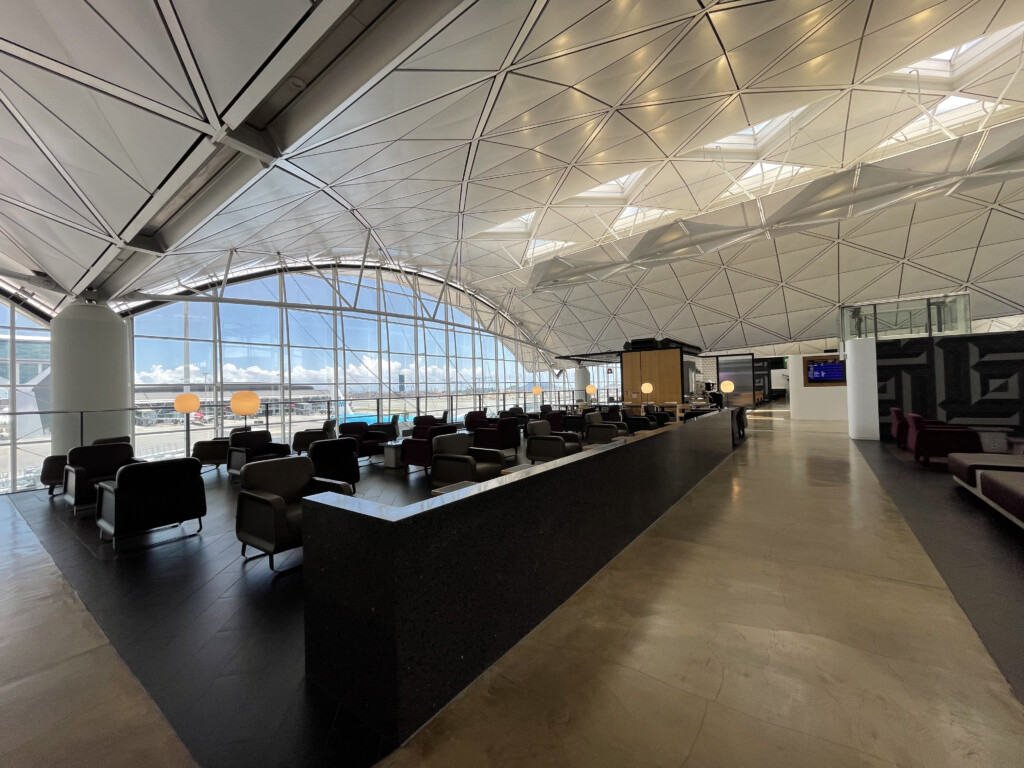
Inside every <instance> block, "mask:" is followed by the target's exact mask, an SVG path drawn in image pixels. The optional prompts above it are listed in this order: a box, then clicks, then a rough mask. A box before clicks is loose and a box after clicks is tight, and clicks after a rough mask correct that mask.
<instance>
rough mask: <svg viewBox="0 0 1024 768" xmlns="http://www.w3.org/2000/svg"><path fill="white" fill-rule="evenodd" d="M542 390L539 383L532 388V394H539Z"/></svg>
mask: <svg viewBox="0 0 1024 768" xmlns="http://www.w3.org/2000/svg"><path fill="white" fill-rule="evenodd" d="M543 391H544V390H543V389H542V388H541V387H540V386H539V385H538V386H536V387H534V388H533V394H535V395H539V394H540V393H541V392H543Z"/></svg>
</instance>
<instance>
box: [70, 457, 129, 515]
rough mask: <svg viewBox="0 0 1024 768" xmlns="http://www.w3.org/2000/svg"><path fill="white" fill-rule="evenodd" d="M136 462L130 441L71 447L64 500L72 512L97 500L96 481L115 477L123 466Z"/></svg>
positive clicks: (76, 512) (75, 512)
mask: <svg viewBox="0 0 1024 768" xmlns="http://www.w3.org/2000/svg"><path fill="white" fill-rule="evenodd" d="M137 462H138V459H136V458H135V452H134V451H133V450H132V446H131V443H104V444H100V445H82V446H79V447H77V448H72V449H71V450H70V451H68V463H67V466H65V467H64V500H65V501H66V502H67V503H68V504H69V505H70V506H71V512H72V514H75V515H77V514H78V510H79V509H80V508H82V507H90V506H92V505H94V504H95V503H96V484H97V483H102V482H105V481H107V480H113V479H114V478H115V477H116V476H117V471H118V470H119V469H121V467H123V466H126V465H128V464H135V463H137Z"/></svg>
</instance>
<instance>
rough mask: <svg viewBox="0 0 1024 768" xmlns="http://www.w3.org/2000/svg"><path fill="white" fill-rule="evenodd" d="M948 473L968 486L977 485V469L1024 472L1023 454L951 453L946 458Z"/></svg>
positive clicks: (973, 486) (974, 486)
mask: <svg viewBox="0 0 1024 768" xmlns="http://www.w3.org/2000/svg"><path fill="white" fill-rule="evenodd" d="M946 461H947V465H946V466H947V468H948V469H949V473H950V474H951V475H953V477H955V478H956V479H957V480H959V481H960V482H961V483H963V484H964V485H966V486H968V487H969V488H976V487H977V485H978V476H977V473H978V470H979V469H992V470H1003V471H1009V472H1024V456H1009V455H1007V454H1002V453H951V454H949V456H948V457H947V459H946Z"/></svg>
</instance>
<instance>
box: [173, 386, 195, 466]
mask: <svg viewBox="0 0 1024 768" xmlns="http://www.w3.org/2000/svg"><path fill="white" fill-rule="evenodd" d="M174 410H175V411H177V412H178V413H183V414H185V455H186V456H188V454H189V451H190V450H191V448H192V419H191V418H190V415H191V414H193V413H195V412H196V411H198V410H199V395H197V394H194V393H192V392H182V393H181V394H180V395H178V396H177V397H176V398H174Z"/></svg>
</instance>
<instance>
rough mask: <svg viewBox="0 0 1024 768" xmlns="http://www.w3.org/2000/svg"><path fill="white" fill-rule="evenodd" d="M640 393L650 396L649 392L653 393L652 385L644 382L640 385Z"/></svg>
mask: <svg viewBox="0 0 1024 768" xmlns="http://www.w3.org/2000/svg"><path fill="white" fill-rule="evenodd" d="M640 391H641V392H643V393H644V394H645V395H649V394H651V392H653V391H654V385H653V384H651V383H650V382H649V381H645V382H644V383H643V384H641V385H640Z"/></svg>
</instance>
